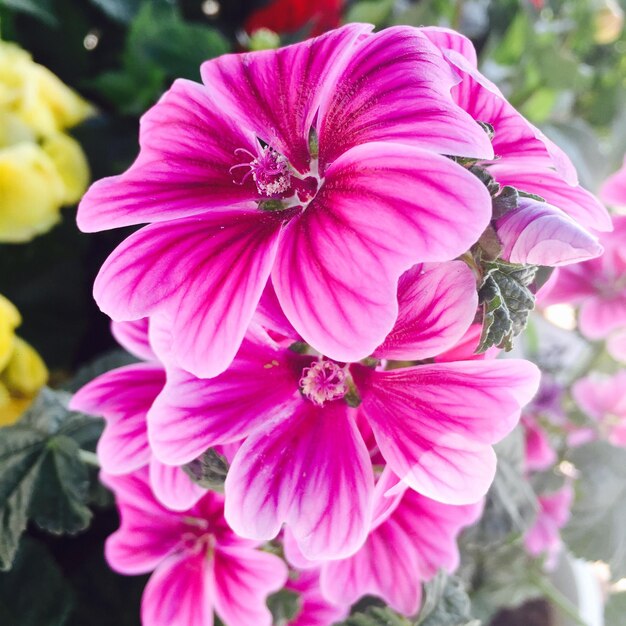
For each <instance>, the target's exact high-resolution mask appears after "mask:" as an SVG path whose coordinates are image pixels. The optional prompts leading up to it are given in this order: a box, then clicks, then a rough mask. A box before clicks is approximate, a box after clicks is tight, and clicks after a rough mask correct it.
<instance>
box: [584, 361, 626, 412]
mask: <svg viewBox="0 0 626 626" xmlns="http://www.w3.org/2000/svg"><path fill="white" fill-rule="evenodd" d="M625 386H626V371H619V372H618V373H617V374H615V375H614V376H611V377H606V376H599V375H591V376H586V377H585V378H581V379H580V380H577V381H576V382H575V383H574V385H573V386H572V396H573V398H574V400H575V401H576V403H577V404H578V406H579V407H580V408H581V409H582V410H583V411H584V412H585V413H586V414H587V415H588V416H589V417H591V418H592V419H594V420H595V421H600V420H602V419H603V418H605V417H608V416H623V417H624V418H626V395H625V394H624V388H625Z"/></svg>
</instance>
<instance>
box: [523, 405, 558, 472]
mask: <svg viewBox="0 0 626 626" xmlns="http://www.w3.org/2000/svg"><path fill="white" fill-rule="evenodd" d="M522 423H523V425H524V434H525V459H524V460H525V468H526V470H527V471H532V472H542V471H544V470H547V469H549V468H550V467H552V466H553V465H554V464H555V463H556V462H557V460H558V456H557V453H556V450H554V448H553V447H552V445H551V444H550V439H549V437H548V434H547V433H546V432H545V431H544V430H543V428H541V426H540V425H539V424H537V423H536V422H535V420H534V419H531V418H526V417H524V418H522Z"/></svg>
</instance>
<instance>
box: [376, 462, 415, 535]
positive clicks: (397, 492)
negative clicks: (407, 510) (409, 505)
mask: <svg viewBox="0 0 626 626" xmlns="http://www.w3.org/2000/svg"><path fill="white" fill-rule="evenodd" d="M407 489H408V485H407V484H406V483H403V482H402V481H401V480H400V478H398V476H396V475H395V474H394V473H393V472H392V471H391V468H390V467H389V466H388V465H386V466H385V469H384V470H383V473H382V474H381V475H380V477H379V478H378V481H377V482H376V489H375V490H374V513H373V514H372V520H373V521H372V529H371V530H372V531H373V530H374V529H375V528H377V527H378V526H380V525H381V524H382V523H383V522H384V521H385V520H387V519H388V518H389V516H391V515H392V514H393V512H394V511H395V510H396V509H397V508H398V506H399V505H400V502H402V498H403V497H404V493H405V492H406V490H407Z"/></svg>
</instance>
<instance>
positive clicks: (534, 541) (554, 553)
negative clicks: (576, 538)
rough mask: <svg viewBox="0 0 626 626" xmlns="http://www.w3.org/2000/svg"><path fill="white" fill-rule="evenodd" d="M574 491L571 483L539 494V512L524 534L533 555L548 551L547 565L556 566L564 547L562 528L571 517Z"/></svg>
mask: <svg viewBox="0 0 626 626" xmlns="http://www.w3.org/2000/svg"><path fill="white" fill-rule="evenodd" d="M573 499H574V491H573V489H572V486H571V485H570V484H566V485H565V486H564V487H562V488H561V489H559V491H556V492H554V493H550V494H544V495H541V496H539V507H540V508H539V513H538V515H537V519H536V520H535V523H534V525H533V526H532V527H531V528H530V529H529V530H528V531H527V532H526V534H525V535H524V545H525V546H526V550H527V551H528V553H529V554H530V555H532V556H539V555H541V554H543V553H547V555H548V560H547V562H546V567H547V569H548V570H549V571H550V570H552V569H553V568H554V566H556V558H557V557H558V554H559V552H560V551H561V549H562V546H563V544H562V542H561V536H560V532H559V531H560V529H561V528H562V527H563V526H565V524H566V522H567V520H568V519H569V517H570V508H571V506H572V501H573Z"/></svg>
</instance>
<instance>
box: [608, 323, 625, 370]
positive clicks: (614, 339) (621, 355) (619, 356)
mask: <svg viewBox="0 0 626 626" xmlns="http://www.w3.org/2000/svg"><path fill="white" fill-rule="evenodd" d="M606 349H607V350H608V352H609V354H610V355H611V356H612V357H613V358H614V359H615V360H616V361H619V362H620V363H626V329H624V330H623V331H620V332H616V333H614V334H613V335H611V336H610V337H609V338H608V340H607V343H606Z"/></svg>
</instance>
